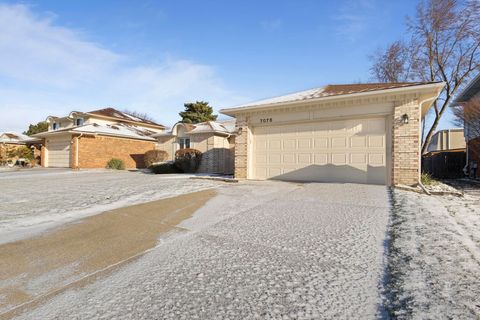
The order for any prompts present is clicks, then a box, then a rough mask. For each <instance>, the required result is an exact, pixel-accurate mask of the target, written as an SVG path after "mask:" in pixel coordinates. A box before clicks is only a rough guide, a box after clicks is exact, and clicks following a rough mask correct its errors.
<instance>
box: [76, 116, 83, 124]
mask: <svg viewBox="0 0 480 320" xmlns="http://www.w3.org/2000/svg"><path fill="white" fill-rule="evenodd" d="M75 125H76V126H81V125H83V118H77V119H76V120H75Z"/></svg>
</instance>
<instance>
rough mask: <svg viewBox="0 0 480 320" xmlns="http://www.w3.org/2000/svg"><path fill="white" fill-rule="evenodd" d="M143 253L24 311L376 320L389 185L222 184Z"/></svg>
mask: <svg viewBox="0 0 480 320" xmlns="http://www.w3.org/2000/svg"><path fill="white" fill-rule="evenodd" d="M218 193H219V194H218V195H217V196H216V197H215V198H213V199H212V200H210V201H209V202H208V203H207V205H206V206H204V207H203V208H202V209H200V210H199V211H197V212H196V214H195V215H194V216H193V217H192V218H191V219H189V220H186V221H184V222H182V224H181V225H180V226H181V227H183V228H185V229H184V230H185V231H184V232H176V233H173V234H169V235H168V236H166V237H163V238H161V239H160V241H159V243H158V245H157V246H156V247H155V248H154V249H153V250H151V251H150V252H148V253H146V254H145V255H144V256H142V257H141V258H139V259H137V260H136V261H134V262H131V263H129V264H127V265H124V266H122V267H121V268H119V269H118V270H117V271H116V272H114V273H112V274H111V275H109V276H107V277H105V278H102V279H99V280H97V281H96V282H93V283H91V284H88V285H86V286H84V287H81V288H77V289H75V290H68V291H65V292H63V293H62V294H60V295H58V296H56V297H55V298H53V299H52V300H50V301H48V302H46V303H45V304H43V305H41V306H38V307H37V308H36V309H33V310H30V311H28V312H27V313H25V314H23V315H21V316H20V318H25V319H255V318H258V319H319V318H328V319H334V318H341V319H346V318H347V319H372V318H375V316H376V315H379V314H380V313H381V312H382V308H381V301H382V300H381V296H380V293H379V286H380V284H381V282H382V276H383V252H384V239H385V234H386V229H387V223H388V216H389V210H390V205H389V200H388V199H389V197H388V190H387V188H386V187H381V186H369V185H354V184H293V183H279V182H262V183H254V182H248V183H241V184H236V185H224V186H222V187H220V188H219V189H218Z"/></svg>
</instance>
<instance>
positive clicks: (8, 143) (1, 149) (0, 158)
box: [0, 132, 41, 164]
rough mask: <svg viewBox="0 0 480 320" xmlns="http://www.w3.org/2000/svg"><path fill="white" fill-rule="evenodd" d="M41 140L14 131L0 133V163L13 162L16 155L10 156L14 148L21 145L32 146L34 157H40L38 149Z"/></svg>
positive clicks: (16, 157)
mask: <svg viewBox="0 0 480 320" xmlns="http://www.w3.org/2000/svg"><path fill="white" fill-rule="evenodd" d="M40 142H41V140H39V139H35V138H32V137H29V136H27V135H24V134H21V133H16V132H3V133H0V164H7V163H10V164H13V163H15V161H16V160H17V159H18V156H12V153H14V151H15V150H18V149H20V148H23V147H29V148H32V149H33V151H34V158H37V157H38V159H40V153H39V150H40V148H41V146H40Z"/></svg>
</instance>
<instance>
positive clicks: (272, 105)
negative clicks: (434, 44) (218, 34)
mask: <svg viewBox="0 0 480 320" xmlns="http://www.w3.org/2000/svg"><path fill="white" fill-rule="evenodd" d="M444 87H445V82H437V83H430V84H422V85H413V86H408V87H401V88H393V89H382V90H372V91H366V92H358V93H350V94H339V95H333V96H327V97H320V98H315V99H305V100H294V101H285V102H276V103H267V104H258V105H251V106H248V105H247V106H244V107H237V108H235V107H233V108H226V109H221V110H220V111H219V112H220V113H223V114H225V115H229V116H232V115H233V114H236V113H239V112H248V111H259V110H264V109H271V108H275V107H287V106H291V105H298V104H305V103H315V102H323V101H330V100H339V99H351V98H356V97H363V96H369V95H377V94H391V93H402V92H409V91H425V90H428V89H432V88H433V89H437V90H438V93H437V96H438V94H440V92H441V90H442V89H443V88H444Z"/></svg>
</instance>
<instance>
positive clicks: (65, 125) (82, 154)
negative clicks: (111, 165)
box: [34, 108, 165, 168]
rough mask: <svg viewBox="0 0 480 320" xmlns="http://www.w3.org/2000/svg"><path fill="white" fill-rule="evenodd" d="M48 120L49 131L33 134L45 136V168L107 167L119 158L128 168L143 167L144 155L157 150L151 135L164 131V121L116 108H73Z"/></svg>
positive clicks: (37, 136) (43, 157)
mask: <svg viewBox="0 0 480 320" xmlns="http://www.w3.org/2000/svg"><path fill="white" fill-rule="evenodd" d="M46 121H47V122H48V124H49V129H48V131H47V132H42V133H38V134H36V135H34V136H35V137H36V138H42V139H44V147H43V148H42V165H43V166H44V167H63V168H105V166H106V165H107V162H108V161H109V160H111V159H112V158H117V159H121V160H123V161H124V163H125V166H126V167H127V168H143V167H144V162H143V155H144V154H145V152H147V151H149V150H153V149H155V145H156V139H155V138H153V137H152V135H154V134H157V133H161V132H164V131H165V127H164V126H163V125H161V124H157V123H155V122H153V121H149V120H144V119H140V118H137V117H134V116H131V115H129V114H127V113H124V112H121V111H118V110H115V109H113V108H106V109H100V110H94V111H90V112H79V111H72V112H70V114H69V115H67V116H64V117H54V116H49V117H48V118H47V120H46Z"/></svg>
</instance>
